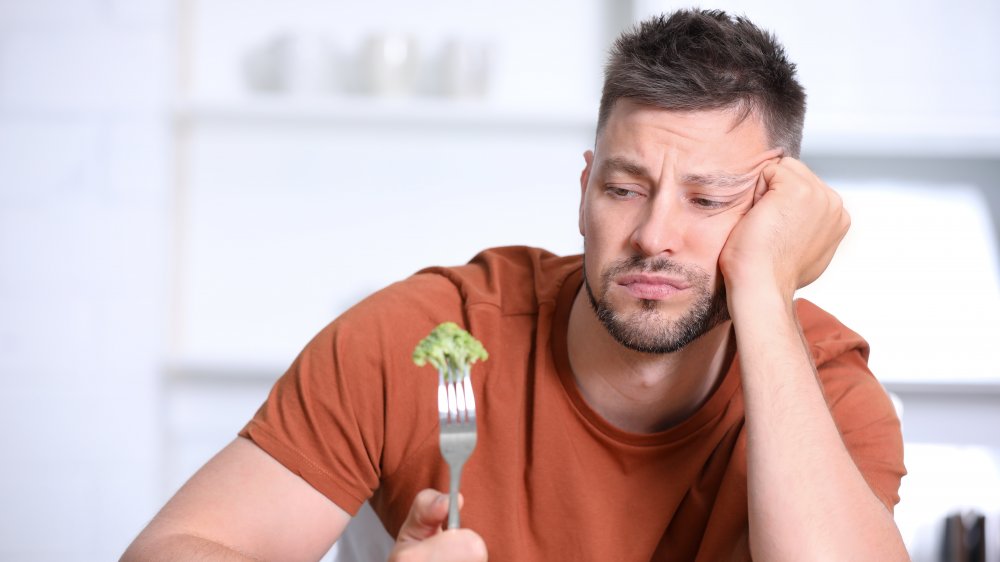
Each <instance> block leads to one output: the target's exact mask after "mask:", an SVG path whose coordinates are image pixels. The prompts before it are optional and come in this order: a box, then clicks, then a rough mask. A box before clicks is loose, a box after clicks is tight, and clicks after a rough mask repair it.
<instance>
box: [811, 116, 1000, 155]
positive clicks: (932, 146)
mask: <svg viewBox="0 0 1000 562" xmlns="http://www.w3.org/2000/svg"><path fill="white" fill-rule="evenodd" d="M802 153H803V154H804V155H806V156H809V155H818V156H837V155H843V156H873V157H927V158H943V159H957V158H971V159H987V160H998V161H1000V118H986V119H976V120H973V119H969V118H966V119H959V118H955V119H947V120H945V119H941V118H938V119H937V120H931V119H915V118H913V117H901V116H881V117H878V118H874V117H872V116H870V115H825V114H819V115H815V116H813V115H810V116H808V117H807V118H806V127H805V131H804V134H803V141H802Z"/></svg>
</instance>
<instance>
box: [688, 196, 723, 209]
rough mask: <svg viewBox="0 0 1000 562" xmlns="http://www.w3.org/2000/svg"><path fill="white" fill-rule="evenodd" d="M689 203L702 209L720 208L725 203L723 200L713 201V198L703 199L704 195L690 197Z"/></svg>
mask: <svg viewBox="0 0 1000 562" xmlns="http://www.w3.org/2000/svg"><path fill="white" fill-rule="evenodd" d="M691 203H692V204H693V205H694V206H696V207H700V208H702V209H721V208H722V207H724V206H725V205H726V202H725V201H715V200H713V199H705V198H704V197H695V198H693V199H691Z"/></svg>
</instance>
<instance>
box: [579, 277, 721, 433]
mask: <svg viewBox="0 0 1000 562" xmlns="http://www.w3.org/2000/svg"><path fill="white" fill-rule="evenodd" d="M583 291H584V289H582V288H581V289H580V292H578V293H577V295H576V298H575V299H574V301H573V308H572V310H571V311H570V316H569V327H568V329H567V342H566V343H567V349H568V351H569V363H570V367H571V368H572V369H573V376H574V378H575V379H576V384H577V387H578V388H579V389H580V393H581V394H582V395H583V397H584V399H585V400H586V401H587V404H589V405H590V407H591V408H593V409H594V410H595V411H596V412H597V413H599V414H600V415H601V416H602V417H603V418H604V419H606V420H607V421H608V422H610V423H611V424H612V425H614V426H616V427H618V428H620V429H623V430H625V431H630V432H633V433H653V432H656V431H662V430H664V429H667V428H669V427H672V426H674V425H677V424H678V423H680V422H682V421H684V420H685V419H687V418H688V417H689V416H690V415H691V414H693V413H694V412H695V411H696V410H697V409H698V408H699V407H701V405H702V404H704V403H705V401H706V400H707V399H708V397H709V396H710V395H711V394H712V391H713V390H714V389H715V387H716V386H717V385H718V384H719V382H720V381H721V380H722V378H723V376H724V375H725V371H726V369H727V368H728V367H729V364H730V362H731V360H732V357H733V353H734V351H735V339H734V338H732V337H731V328H732V323H731V322H724V323H722V324H720V325H719V326H716V327H715V328H713V329H712V330H710V331H709V332H708V333H706V334H704V335H702V336H701V337H700V338H698V339H696V340H695V341H693V342H691V343H690V344H688V345H687V346H685V347H684V349H682V350H680V351H677V352H675V353H664V354H650V353H641V352H637V351H632V350H630V349H628V348H626V347H624V346H622V345H621V344H619V343H618V342H617V341H615V339H614V338H612V337H611V335H610V334H608V331H607V330H606V329H605V328H604V326H603V325H602V324H601V323H600V321H599V320H598V319H597V316H596V315H595V314H594V311H593V309H592V308H591V306H590V303H588V302H587V296H586V295H585V294H584V292H583Z"/></svg>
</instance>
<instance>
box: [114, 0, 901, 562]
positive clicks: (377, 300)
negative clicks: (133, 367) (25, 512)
mask: <svg viewBox="0 0 1000 562" xmlns="http://www.w3.org/2000/svg"><path fill="white" fill-rule="evenodd" d="M804 112H805V96H804V93H803V91H802V89H801V87H800V86H799V85H798V83H797V82H796V81H795V78H794V66H793V65H791V64H790V63H788V62H787V60H786V59H785V56H784V53H783V51H782V49H781V47H780V46H779V45H777V43H776V42H775V40H774V39H773V37H771V36H769V35H767V34H765V33H763V32H761V31H760V30H758V29H757V28H756V27H754V26H753V25H752V24H751V23H750V22H748V21H746V20H744V19H732V18H730V17H728V16H727V15H725V14H723V13H721V12H711V11H682V12H678V13H675V14H673V15H671V16H670V17H669V18H656V19H653V20H651V21H648V22H645V23H643V24H642V25H641V26H640V27H638V28H637V29H636V30H634V31H631V32H628V33H626V34H624V35H623V36H622V37H621V38H620V39H619V40H618V42H617V43H616V44H615V46H614V48H613V51H612V57H611V59H610V62H609V64H608V67H607V69H606V77H605V86H604V93H603V96H602V100H601V108H600V112H599V118H598V127H597V139H596V144H595V147H594V150H593V151H588V152H586V153H585V155H584V159H585V167H584V170H583V173H582V175H581V178H580V187H581V201H580V232H581V234H582V235H583V237H584V255H583V256H582V257H581V256H572V257H565V258H561V257H556V256H553V255H551V254H548V253H546V252H544V251H541V250H535V249H530V248H502V249H496V250H490V251H487V252H484V253H482V254H480V255H479V256H477V257H476V258H475V259H474V260H473V262H471V263H470V264H469V265H466V266H462V267H456V268H431V269H428V270H425V271H423V272H421V273H419V274H417V275H415V276H413V277H412V278H410V279H408V280H406V281H404V282H401V283H397V284H395V285H393V286H390V287H388V288H387V289H385V290H383V291H380V292H379V293H376V294H375V295H373V296H372V297H370V298H368V299H366V300H365V301H364V302H362V303H361V304H359V305H358V306H356V307H354V308H353V309H351V310H349V311H348V312H346V313H345V314H344V315H343V316H341V317H340V318H339V319H337V320H336V321H335V322H334V323H333V324H331V325H330V326H329V327H327V328H326V329H325V330H323V331H322V332H321V333H320V334H319V335H318V336H317V337H316V338H315V339H314V340H313V341H312V342H311V343H310V344H309V345H308V346H307V347H306V349H305V350H304V351H303V353H302V354H301V355H300V357H299V358H298V359H297V360H296V362H295V364H294V365H293V366H292V368H291V369H290V370H289V372H288V373H287V374H286V375H285V377H283V378H282V380H281V381H279V383H278V384H277V385H276V386H275V389H274V390H273V391H272V394H271V396H270V397H269V399H268V401H267V403H266V404H265V405H264V406H263V407H262V408H261V410H260V411H259V412H258V413H257V415H256V416H255V418H254V420H253V421H251V422H250V424H248V425H247V427H246V428H245V429H244V431H243V432H242V433H241V437H240V438H239V439H237V440H236V441H235V442H234V443H232V444H231V445H229V446H228V447H227V448H226V449H224V450H223V451H222V452H221V453H220V454H219V455H218V456H216V457H215V458H214V459H213V460H212V461H210V462H209V463H208V464H207V465H206V466H205V467H204V468H203V469H202V470H201V471H199V472H198V474H196V475H195V476H194V477H193V478H192V479H191V481H190V482H188V483H187V484H186V485H185V486H184V488H182V489H181V490H180V491H179V492H178V493H177V495H176V496H175V497H174V498H173V499H172V500H171V501H170V502H169V503H168V504H167V505H166V506H165V507H164V509H163V510H162V511H161V513H160V514H158V515H157V517H156V518H155V519H154V520H153V522H152V523H150V525H149V527H148V528H147V529H146V530H145V531H144V532H143V533H142V534H141V535H140V536H139V538H138V539H137V540H136V542H135V543H134V544H133V546H132V547H131V548H130V550H129V551H128V552H127V553H126V556H125V558H126V559H130V560H133V559H134V560H174V559H178V560H180V559H184V560H190V559H219V560H230V559H232V560H241V559H264V560H313V559H317V558H319V557H320V556H322V554H323V553H324V552H325V551H326V550H327V549H328V548H329V546H330V545H331V544H332V543H333V541H335V540H336V538H337V537H338V536H339V535H340V533H341V531H342V530H343V528H344V526H345V525H346V524H347V522H348V520H349V518H350V514H351V513H355V512H356V511H357V509H358V507H359V506H360V505H361V504H362V503H363V502H364V501H365V500H369V501H370V502H371V504H372V506H373V507H374V509H375V511H376V512H377V513H378V514H379V516H380V517H381V519H382V521H383V523H384V524H385V526H386V528H387V529H388V530H389V531H390V533H392V534H393V535H395V536H397V537H398V540H397V544H396V548H395V550H394V551H393V554H392V558H393V559H394V560H456V561H457V560H485V559H486V557H487V555H489V556H490V557H492V558H493V559H494V560H519V561H524V560H703V561H715V560H746V559H749V558H750V557H751V556H752V557H753V558H754V559H756V560H816V559H829V560H879V561H882V560H905V559H906V558H907V555H906V551H905V549H904V547H903V543H902V540H901V538H900V535H899V532H898V531H897V529H896V527H895V524H894V523H893V519H892V507H893V505H894V504H895V503H896V502H897V501H898V496H897V491H898V487H899V481H900V478H901V477H902V475H903V473H904V470H903V466H902V443H901V438H900V432H899V421H898V419H897V418H896V416H895V414H894V412H893V409H892V406H891V403H890V401H889V400H888V398H887V397H886V395H885V393H884V392H883V391H882V390H881V387H880V386H879V384H878V382H877V381H876V380H875V379H874V378H873V377H872V376H871V374H870V373H869V371H868V369H867V366H866V359H867V353H868V348H867V345H866V344H865V343H864V341H863V340H862V339H861V338H860V337H859V336H857V335H856V334H854V333H853V332H851V331H850V330H848V329H847V328H845V327H844V326H842V325H840V324H839V323H838V322H837V321H836V320H835V319H834V318H833V317H832V316H830V315H828V314H826V313H825V312H823V311H821V310H819V309H818V308H816V307H815V306H813V305H811V304H809V303H806V302H795V301H793V294H794V292H795V290H796V289H798V288H800V287H802V286H804V285H806V284H808V283H810V282H812V281H813V280H815V279H816V278H817V277H818V276H819V275H820V274H821V273H822V272H823V270H824V269H825V268H826V266H827V265H828V264H829V262H830V260H831V259H832V257H833V254H834V251H835V250H836V247H837V245H838V244H839V242H840V240H841V239H842V238H843V236H844V235H845V234H846V232H847V229H848V226H849V218H848V215H847V213H846V211H845V210H844V209H843V207H842V205H841V202H840V199H839V198H838V197H837V195H836V194H835V193H834V192H833V191H832V190H831V189H830V188H829V187H827V186H826V185H824V184H823V182H822V181H820V180H819V179H818V178H817V177H816V176H815V175H813V174H812V173H811V172H810V171H809V169H808V168H807V167H806V166H805V165H803V164H802V163H801V162H799V161H797V160H796V159H795V158H794V157H795V156H797V155H798V152H799V144H800V138H801V131H802V123H803V119H804ZM446 320H452V321H456V322H459V323H460V324H462V325H463V326H464V327H466V328H467V329H469V330H470V331H471V332H472V333H473V334H474V335H475V336H477V337H478V338H479V339H481V340H482V342H483V343H484V345H485V346H486V348H487V349H488V350H489V352H490V354H491V356H490V359H489V361H487V362H485V363H482V364H477V365H476V366H475V367H474V368H473V385H474V389H475V394H476V398H477V403H478V404H479V409H478V410H479V427H480V430H479V431H480V435H479V444H478V446H477V450H476V451H475V453H474V454H473V456H472V458H471V459H470V461H469V462H468V464H467V465H466V468H465V472H464V474H463V486H462V491H463V496H464V504H463V506H462V521H463V524H464V525H465V526H467V528H465V529H459V530H447V531H442V529H441V527H442V523H443V522H444V520H445V518H446V514H447V496H446V495H443V494H442V493H440V492H437V491H435V489H436V490H444V489H445V486H446V482H447V480H446V478H447V468H446V466H445V465H444V463H443V461H442V460H441V458H440V454H439V452H438V444H437V429H438V424H437V417H436V413H435V410H436V408H435V406H436V402H435V398H434V393H435V379H436V377H435V376H434V375H433V374H432V373H431V372H430V371H428V370H421V369H419V368H417V367H415V366H413V365H412V363H411V362H410V352H411V351H412V349H413V346H414V345H415V344H416V343H417V342H418V341H419V340H420V339H421V338H422V337H423V336H424V335H426V334H427V333H428V332H429V331H430V330H431V329H432V328H433V327H434V326H435V325H437V324H438V323H440V322H442V321H446ZM199 556H200V557H201V558H199Z"/></svg>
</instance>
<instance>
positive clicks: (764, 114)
mask: <svg viewBox="0 0 1000 562" xmlns="http://www.w3.org/2000/svg"><path fill="white" fill-rule="evenodd" d="M621 98H628V99H631V100H633V101H636V102H639V103H644V104H648V105H652V106H655V107H660V108H663V109H668V110H673V111H697V110H712V109H725V108H734V109H736V110H737V111H739V112H740V113H739V115H740V119H741V120H742V119H746V118H747V116H749V115H751V114H756V115H757V116H759V117H760V119H761V121H762V122H763V124H764V126H765V128H766V129H767V133H768V141H769V143H770V145H771V146H772V147H781V148H784V149H785V154H786V155H788V156H793V157H798V155H799V151H800V149H801V145H802V126H803V122H804V121H805V113H806V94H805V90H803V88H802V85H801V84H799V82H798V80H796V78H795V64H793V63H791V62H790V61H789V60H788V59H787V57H786V56H785V49H784V48H783V47H782V46H781V44H780V43H778V40H777V39H776V38H775V37H774V35H773V34H771V33H769V32H767V31H763V30H761V29H760V28H758V27H757V26H756V25H754V24H753V23H752V22H750V20H748V19H746V18H745V17H742V16H738V17H731V16H729V15H728V14H726V13H725V12H723V11H720V10H697V9H692V10H680V11H677V12H674V13H672V14H669V16H668V15H660V16H657V17H654V18H651V19H649V20H646V21H643V22H641V23H639V24H638V25H636V26H635V27H633V28H632V29H630V30H627V31H625V32H624V33H622V34H621V36H619V37H618V39H617V40H616V41H615V43H614V45H612V47H611V52H610V55H609V57H608V64H607V66H606V67H605V70H604V90H603V92H602V94H601V106H600V111H599V113H598V118H597V131H598V132H600V131H601V130H602V129H603V127H604V125H605V123H607V120H608V116H609V115H610V114H611V109H612V108H613V107H614V105H615V102H617V101H618V100H619V99H621Z"/></svg>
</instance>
